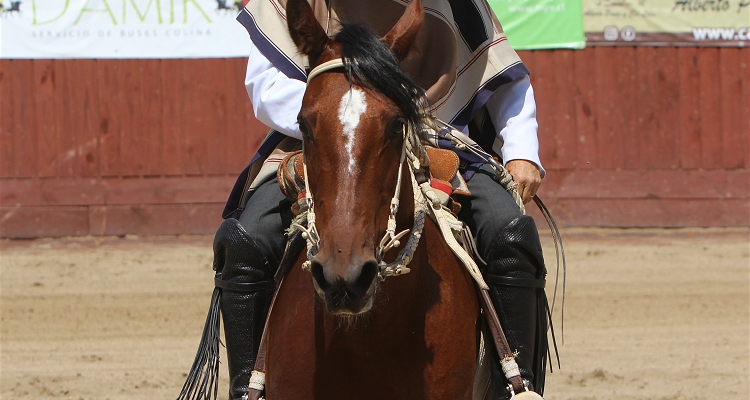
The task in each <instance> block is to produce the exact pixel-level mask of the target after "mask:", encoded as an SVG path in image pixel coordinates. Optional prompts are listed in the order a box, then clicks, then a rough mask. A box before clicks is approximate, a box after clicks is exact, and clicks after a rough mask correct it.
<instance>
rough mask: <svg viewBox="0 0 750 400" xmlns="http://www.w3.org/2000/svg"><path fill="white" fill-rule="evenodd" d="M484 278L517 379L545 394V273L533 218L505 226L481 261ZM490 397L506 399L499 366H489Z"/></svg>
mask: <svg viewBox="0 0 750 400" xmlns="http://www.w3.org/2000/svg"><path fill="white" fill-rule="evenodd" d="M485 261H486V262H487V265H486V266H485V268H484V271H483V275H484V279H485V281H486V282H487V285H488V286H489V287H490V297H491V299H492V303H493V305H494V307H495V309H496V310H497V313H498V317H499V318H500V323H501V324H502V328H503V331H504V332H505V336H506V338H507V340H508V344H509V345H510V349H511V351H513V352H514V353H517V355H516V363H518V366H519V369H520V371H521V376H522V377H523V378H524V379H525V380H527V381H528V382H529V384H530V389H533V390H535V391H536V392H537V393H539V394H540V395H541V394H542V392H543V390H544V373H545V363H546V356H547V301H546V297H545V295H544V279H545V276H546V273H547V272H546V269H545V267H544V257H543V254H542V246H541V243H540V242H539V234H538V232H537V229H536V224H535V223H534V219H533V218H531V217H529V216H526V215H524V216H521V217H518V218H516V219H515V220H513V221H512V222H511V223H510V224H508V226H506V227H505V228H503V229H502V230H501V231H500V233H499V234H498V235H497V237H496V238H495V239H494V241H493V242H492V245H491V247H490V249H489V250H488V252H487V256H486V258H485ZM491 385H492V386H491V390H492V397H491V398H492V399H493V400H494V399H505V398H508V397H509V393H508V390H507V389H506V386H507V382H506V380H505V377H504V375H503V373H502V369H500V366H499V362H494V363H493V368H492V384H491Z"/></svg>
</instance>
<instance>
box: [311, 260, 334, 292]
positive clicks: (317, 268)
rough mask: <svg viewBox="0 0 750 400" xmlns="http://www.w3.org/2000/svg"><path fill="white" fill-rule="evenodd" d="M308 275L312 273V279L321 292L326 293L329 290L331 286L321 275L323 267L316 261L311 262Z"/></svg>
mask: <svg viewBox="0 0 750 400" xmlns="http://www.w3.org/2000/svg"><path fill="white" fill-rule="evenodd" d="M310 273H312V276H313V279H315V282H317V283H318V287H319V288H320V289H321V290H323V291H327V290H328V288H330V286H331V285H330V284H329V283H328V281H326V277H325V275H324V274H323V265H322V264H321V263H319V262H317V261H313V262H311V263H310Z"/></svg>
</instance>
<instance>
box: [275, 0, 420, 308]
mask: <svg viewBox="0 0 750 400" xmlns="http://www.w3.org/2000/svg"><path fill="white" fill-rule="evenodd" d="M286 13H287V23H288V27H289V32H290V34H291V37H292V40H293V41H294V43H295V44H296V46H297V48H298V49H299V51H300V52H301V53H302V54H304V55H306V56H307V57H308V60H309V62H310V67H311V68H312V71H311V73H310V75H309V77H308V86H307V90H306V92H305V95H304V98H303V101H302V108H301V110H300V113H299V118H298V121H299V126H300V130H301V131H302V134H303V142H304V145H303V154H304V160H305V164H306V168H307V171H308V172H307V175H308V176H307V185H308V193H309V195H310V197H311V200H312V201H311V202H310V203H311V204H314V210H315V214H314V215H315V227H316V229H317V237H318V238H319V244H318V245H316V249H315V250H316V252H315V253H314V254H308V257H309V261H310V271H311V272H312V276H313V284H314V286H315V290H316V292H317V293H318V295H319V296H320V297H321V298H323V300H324V301H325V303H326V306H327V309H328V310H329V311H330V312H331V313H333V314H341V315H353V314H360V313H364V312H367V311H368V310H370V308H371V307H372V305H373V301H374V297H375V292H376V291H377V287H378V282H379V279H378V273H379V268H380V266H379V264H380V262H381V261H382V260H381V259H379V258H382V254H381V255H379V254H378V253H379V250H378V249H379V247H378V246H379V244H380V242H381V237H383V234H384V232H386V225H387V222H388V219H389V215H390V213H391V203H392V202H391V199H392V198H394V191H395V190H396V186H397V181H398V177H399V173H400V171H401V170H400V167H399V166H400V165H402V164H403V161H402V162H401V163H400V162H399V160H402V159H403V156H402V152H403V147H404V132H405V128H406V127H407V126H416V125H417V124H419V121H420V118H421V115H422V113H421V108H420V107H421V104H422V99H423V96H424V91H423V90H422V89H421V88H419V86H418V85H417V84H416V83H414V82H413V81H412V80H411V79H410V78H409V77H408V76H407V75H406V74H405V73H404V72H403V71H402V70H401V69H400V67H399V61H400V60H401V59H403V58H404V57H405V55H406V54H407V52H408V50H409V47H410V46H411V43H412V41H413V40H414V38H415V37H416V35H417V33H418V32H419V30H420V27H421V25H422V21H423V11H422V6H421V4H420V1H419V0H414V1H412V3H411V4H410V5H409V6H408V8H407V9H406V11H405V13H404V15H403V16H402V17H401V18H400V20H399V21H398V22H397V23H396V25H395V26H394V27H393V29H392V30H391V31H390V32H389V33H388V34H387V35H386V36H384V37H383V38H378V37H376V36H375V35H374V34H372V33H370V32H369V31H368V30H366V29H365V28H363V27H360V26H358V25H352V24H346V23H343V24H342V28H341V30H340V31H339V33H337V34H336V35H335V36H333V37H329V36H328V34H327V33H326V32H325V30H324V29H323V27H322V26H321V25H320V24H319V23H318V21H317V20H316V18H315V16H314V14H313V10H312V8H311V7H310V5H309V4H308V2H307V1H306V0H289V1H288V2H287V8H286ZM339 59H340V60H341V61H340V62H339V61H337V60H339ZM336 63H338V64H336ZM316 67H317V68H316ZM405 176H407V178H406V182H405V183H404V186H405V187H406V188H409V187H410V181H409V178H408V175H405ZM404 198H405V199H411V192H409V191H408V190H407V191H406V194H405V197H404ZM313 201H314V203H313ZM403 203H409V202H408V201H406V200H405V201H404V202H403ZM412 206H413V204H404V207H402V208H403V209H402V210H401V213H400V214H399V215H406V216H407V218H409V214H408V213H409V212H413V211H409V210H413V208H412Z"/></svg>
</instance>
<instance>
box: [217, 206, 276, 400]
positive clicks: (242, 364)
mask: <svg viewBox="0 0 750 400" xmlns="http://www.w3.org/2000/svg"><path fill="white" fill-rule="evenodd" d="M213 247H214V270H216V271H217V277H216V280H215V283H216V287H218V288H220V289H221V301H220V304H221V316H222V320H223V322H224V339H225V345H226V348H227V365H228V367H229V398H230V399H232V400H234V399H240V398H242V396H243V395H245V394H247V391H248V383H249V380H250V373H251V372H252V370H253V367H254V365H255V355H256V353H257V351H258V345H259V344H260V338H261V335H262V334H263V326H264V324H265V321H266V313H267V312H268V306H269V303H270V301H271V297H272V296H273V289H274V288H275V284H274V281H273V275H274V268H273V267H272V266H271V265H269V263H268V261H267V260H266V258H265V257H264V256H263V254H262V253H261V251H260V249H259V248H258V246H257V245H256V244H255V242H254V241H253V240H252V239H251V238H250V236H249V235H248V233H247V232H246V231H245V229H244V228H242V226H241V225H240V223H239V221H237V220H236V219H234V218H230V219H227V220H226V221H224V223H223V224H222V225H221V227H219V230H218V231H217V232H216V237H215V238H214V246H213Z"/></svg>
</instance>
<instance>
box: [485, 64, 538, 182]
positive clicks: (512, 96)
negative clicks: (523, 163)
mask: <svg viewBox="0 0 750 400" xmlns="http://www.w3.org/2000/svg"><path fill="white" fill-rule="evenodd" d="M487 111H488V113H489V115H490V119H492V124H493V125H494V126H495V129H498V132H497V138H498V140H495V143H494V144H493V148H492V150H494V151H495V152H496V153H497V154H500V155H501V156H502V158H503V162H504V163H506V164H507V163H508V162H509V161H512V160H527V161H531V162H533V163H534V164H536V166H537V167H539V171H540V172H541V174H542V177H544V175H545V173H546V172H545V170H544V168H543V167H542V162H541V160H540V159H539V139H538V138H537V129H538V127H539V125H538V124H537V121H536V102H535V101H534V89H533V88H532V87H531V80H530V79H529V76H528V75H524V76H522V77H520V78H518V79H516V80H515V81H513V82H511V83H508V84H505V85H502V86H500V87H499V88H498V89H497V90H496V91H495V93H493V94H492V96H490V98H489V100H487Z"/></svg>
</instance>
